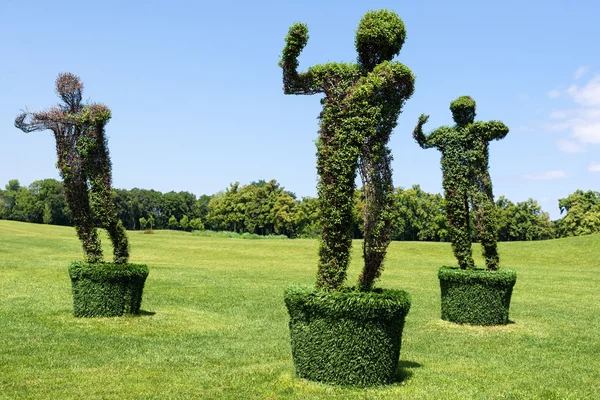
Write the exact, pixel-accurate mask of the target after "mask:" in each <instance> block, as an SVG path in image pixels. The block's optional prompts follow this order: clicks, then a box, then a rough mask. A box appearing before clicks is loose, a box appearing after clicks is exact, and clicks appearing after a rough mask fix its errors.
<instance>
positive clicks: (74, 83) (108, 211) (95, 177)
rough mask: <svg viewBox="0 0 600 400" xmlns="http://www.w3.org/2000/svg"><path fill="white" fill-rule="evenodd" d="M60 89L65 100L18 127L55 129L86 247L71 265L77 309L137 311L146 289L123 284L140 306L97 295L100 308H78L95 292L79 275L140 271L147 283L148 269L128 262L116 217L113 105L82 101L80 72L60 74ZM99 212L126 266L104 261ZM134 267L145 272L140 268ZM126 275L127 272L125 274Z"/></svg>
mask: <svg viewBox="0 0 600 400" xmlns="http://www.w3.org/2000/svg"><path fill="white" fill-rule="evenodd" d="M56 92H57V94H58V96H59V97H60V98H61V100H62V101H63V102H62V104H59V105H57V106H55V107H50V108H49V109H48V110H45V111H41V112H25V113H22V114H20V115H19V116H18V117H17V118H16V120H15V126H16V127H17V128H19V129H21V130H22V131H24V132H34V131H42V130H51V131H52V132H53V133H54V138H55V140H56V153H57V156H58V162H57V166H58V169H59V171H60V175H61V177H62V178H63V181H64V187H65V195H66V198H67V203H68V205H69V208H70V210H71V213H72V214H73V223H74V225H75V229H76V231H77V235H78V237H79V239H80V240H81V243H82V246H83V252H84V261H85V263H84V264H82V263H74V264H73V265H72V266H71V267H70V273H71V276H72V278H74V277H76V279H75V280H77V282H78V284H77V285H76V282H75V280H74V287H73V290H74V296H75V297H76V304H75V314H76V316H96V315H98V316H109V315H115V314H116V315H120V314H122V313H123V312H127V311H131V312H137V311H139V302H141V289H140V292H139V294H135V293H129V292H128V291H127V290H125V289H123V290H125V294H124V296H125V297H127V298H131V297H132V296H133V297H135V300H134V302H135V303H137V306H133V308H132V307H131V306H130V305H128V304H125V303H123V302H116V303H115V302H114V301H113V302H112V304H113V305H112V306H110V307H109V306H107V305H106V303H105V302H103V300H102V299H101V296H100V297H99V300H97V301H98V302H99V304H98V307H99V308H100V309H96V310H94V308H98V307H95V306H94V305H93V304H92V305H90V304H88V305H87V306H83V307H78V304H77V297H78V296H79V295H80V294H82V296H83V294H88V295H90V293H91V292H90V291H89V289H90V287H91V286H90V284H85V283H83V284H79V281H80V280H81V279H80V278H86V277H87V278H89V276H88V275H89V274H92V275H93V276H95V277H96V278H97V277H98V276H102V277H104V278H106V279H108V280H115V279H116V280H120V281H123V282H124V281H127V282H129V281H130V280H131V279H133V278H131V276H133V275H136V274H137V275H139V274H141V275H143V279H142V277H141V276H140V277H137V278H135V279H134V280H136V283H135V285H136V287H137V286H139V284H140V282H139V280H140V279H142V282H141V285H142V287H143V280H145V277H146V275H147V274H148V271H147V267H145V266H134V265H131V264H127V261H128V259H129V244H128V241H127V234H126V231H125V228H124V226H123V224H122V222H121V221H120V220H119V219H118V217H117V212H116V208H115V204H114V202H113V200H112V187H111V186H112V185H111V181H112V176H111V163H110V157H109V153H108V143H107V138H106V135H105V131H104V128H105V126H106V124H107V123H108V121H109V120H110V118H111V112H110V109H109V108H108V107H106V106H105V105H104V104H97V103H92V104H86V103H83V102H82V92H83V83H82V82H81V79H80V78H79V77H78V76H76V75H74V74H71V73H61V74H59V75H58V78H57V79H56ZM94 217H97V218H98V219H99V220H100V222H101V223H102V226H103V227H104V228H105V229H106V230H107V232H108V235H109V237H110V239H111V242H112V244H113V251H114V259H113V262H114V265H121V266H122V267H120V268H114V267H113V266H110V265H108V264H105V263H104V262H103V252H102V247H101V243H100V239H99V238H98V232H97V230H96V227H95V225H94ZM93 266H96V267H95V268H93ZM97 270H104V272H101V273H100V272H97ZM134 270H135V271H138V270H139V271H141V272H139V271H138V272H139V273H137V272H135V271H134ZM86 271H87V272H86ZM106 271H109V272H106ZM132 271H133V272H132ZM134 272H135V273H134ZM123 274H125V275H126V276H127V277H126V278H124V276H125V275H123ZM132 274H133V275H132ZM137 275H136V276H137ZM104 278H102V279H104ZM130 278H131V279H130ZM106 279H105V280H106ZM92 280H93V279H92ZM88 283H89V282H88ZM92 286H93V285H92ZM100 286H101V287H100V288H99V289H98V290H104V291H105V292H108V291H109V290H108V289H107V288H106V285H103V284H100ZM121 291H122V290H121ZM113 295H114V293H113ZM90 296H91V297H97V294H93V293H92V294H91V295H90ZM79 297H81V296H79ZM83 297H85V296H83ZM138 297H139V298H138ZM113 300H114V299H113ZM136 307H137V309H136Z"/></svg>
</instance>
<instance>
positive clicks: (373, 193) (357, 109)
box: [279, 10, 414, 290]
mask: <svg viewBox="0 0 600 400" xmlns="http://www.w3.org/2000/svg"><path fill="white" fill-rule="evenodd" d="M405 36H406V32H405V29H404V24H403V22H402V20H401V19H400V18H399V17H398V15H397V14H396V13H394V12H390V11H387V10H380V11H369V12H367V13H366V14H365V16H364V17H363V18H362V20H361V22H360V24H359V27H358V31H357V32H356V40H355V44H356V49H357V52H358V62H357V63H356V64H353V63H327V64H323V65H315V66H312V67H309V68H308V70H307V71H306V72H302V73H298V72H297V67H298V56H299V55H300V52H301V51H302V50H303V48H304V47H305V46H306V43H307V41H308V28H307V26H306V25H305V24H301V23H296V24H294V25H292V27H291V28H290V30H289V32H288V35H287V37H286V46H285V48H284V50H283V55H282V58H281V61H280V63H279V65H280V66H281V67H282V69H283V89H284V93H286V94H316V93H323V94H325V97H324V98H323V99H322V100H321V104H322V105H323V111H322V112H321V114H320V116H319V119H320V130H319V138H318V140H317V171H318V174H319V183H318V186H317V191H318V195H319V201H320V213H321V219H322V234H321V243H320V248H319V267H318V274H317V283H316V286H317V287H318V288H322V289H332V290H339V289H340V288H341V287H342V285H343V283H344V281H345V279H346V270H347V268H348V263H349V260H350V249H351V246H352V223H353V222H352V220H353V218H352V213H353V193H354V189H355V187H354V186H355V185H354V182H355V178H356V171H357V169H358V168H359V160H360V172H361V178H362V180H363V184H364V185H365V197H366V206H365V214H364V219H365V224H364V226H365V241H364V248H363V253H364V257H365V268H364V270H363V273H362V274H361V278H360V282H359V288H360V289H362V290H370V289H371V288H372V286H373V281H374V280H375V279H376V278H377V277H378V276H379V275H380V270H381V266H382V262H383V258H384V257H385V252H386V248H387V245H388V244H389V241H390V232H391V224H390V218H391V215H390V213H389V208H390V207H391V198H390V193H391V192H392V190H393V186H392V176H391V167H390V161H391V154H390V151H389V149H388V148H387V142H388V140H389V137H390V134H391V131H392V129H393V128H394V127H395V126H396V119H397V117H398V114H399V113H400V111H401V109H402V106H403V104H404V102H405V101H406V100H407V99H408V98H409V97H410V96H411V95H412V93H413V90H414V76H413V75H412V73H411V71H410V70H409V69H408V68H407V67H406V66H404V65H402V64H400V63H397V62H391V59H392V58H393V57H394V56H395V55H397V54H398V53H399V52H400V49H401V47H402V44H403V43H404V39H405Z"/></svg>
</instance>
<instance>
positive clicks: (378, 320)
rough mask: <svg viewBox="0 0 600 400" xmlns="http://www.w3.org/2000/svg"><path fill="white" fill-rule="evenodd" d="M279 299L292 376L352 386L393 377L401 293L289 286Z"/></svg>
mask: <svg viewBox="0 0 600 400" xmlns="http://www.w3.org/2000/svg"><path fill="white" fill-rule="evenodd" d="M284 299H285V304H286V306H287V309H288V312H289V315H290V323H289V325H290V335H291V343H292V356H293V358H294V364H295V366H296V374H297V375H298V376H300V377H303V378H307V379H311V380H316V381H321V382H327V383H334V384H338V385H356V386H370V385H379V384H387V383H391V382H392V381H393V380H394V379H395V377H396V370H397V367H398V360H399V356H400V347H401V343H402V329H403V327H404V321H405V317H406V314H407V313H408V311H409V309H410V298H409V296H408V294H407V293H406V292H404V291H401V290H383V291H370V292H357V291H355V290H351V289H345V290H339V291H331V292H327V291H323V290H316V289H315V288H313V287H308V286H290V287H288V288H287V289H286V290H285V293H284Z"/></svg>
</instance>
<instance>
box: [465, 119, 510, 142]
mask: <svg viewBox="0 0 600 400" xmlns="http://www.w3.org/2000/svg"><path fill="white" fill-rule="evenodd" d="M473 127H474V129H476V131H477V133H478V135H480V136H481V137H482V138H483V139H485V140H487V141H491V140H500V139H504V137H505V136H506V135H507V134H508V127H507V126H506V125H504V123H503V122H501V121H488V122H475V123H474V124H473Z"/></svg>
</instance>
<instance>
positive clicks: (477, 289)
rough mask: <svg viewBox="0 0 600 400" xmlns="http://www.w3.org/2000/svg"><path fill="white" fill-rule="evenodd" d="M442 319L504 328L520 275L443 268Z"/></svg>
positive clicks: (505, 271) (508, 272)
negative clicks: (514, 288) (502, 326)
mask: <svg viewBox="0 0 600 400" xmlns="http://www.w3.org/2000/svg"><path fill="white" fill-rule="evenodd" d="M438 278H439V279H440V289H441V292H442V319H443V320H446V321H450V322H456V323H458V324H470V325H481V326H489V325H505V324H507V323H508V310H509V308H510V298H511V296H512V291H513V286H515V282H516V281H517V273H516V272H515V271H513V270H510V269H501V270H498V271H488V270H484V269H459V268H456V267H441V268H440V270H439V272H438Z"/></svg>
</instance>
